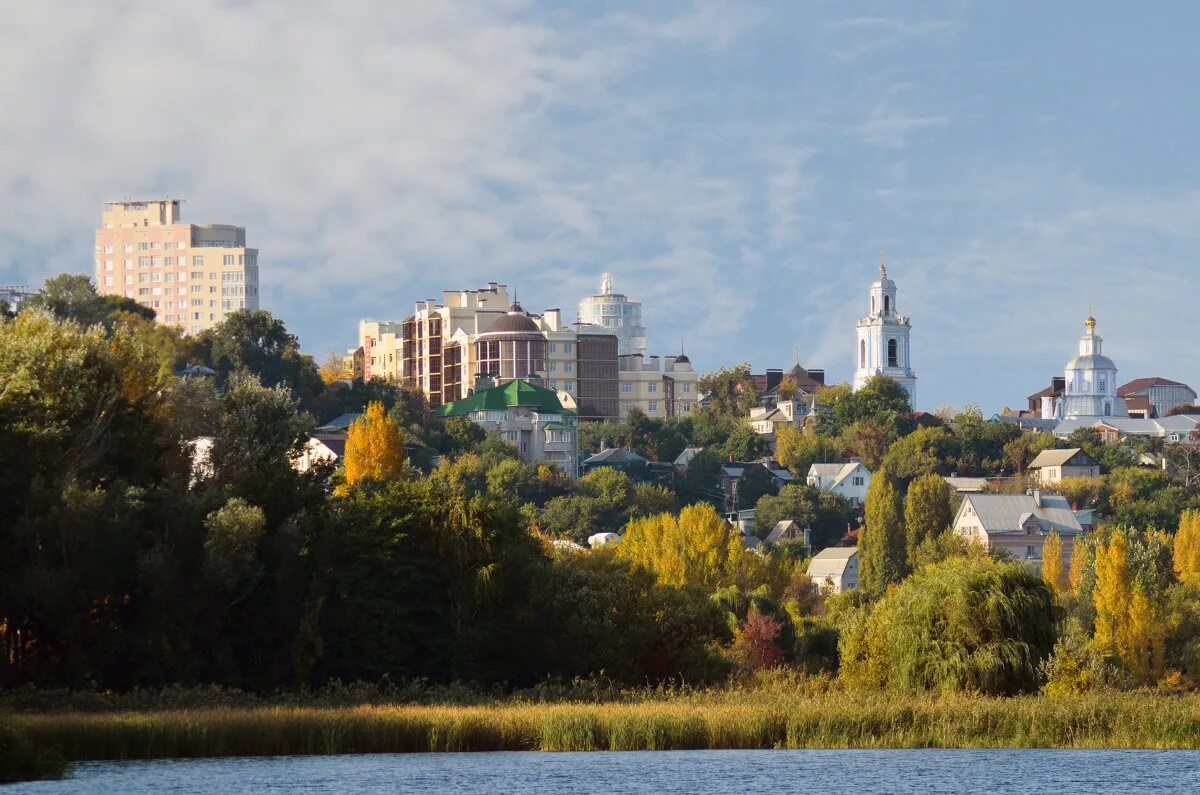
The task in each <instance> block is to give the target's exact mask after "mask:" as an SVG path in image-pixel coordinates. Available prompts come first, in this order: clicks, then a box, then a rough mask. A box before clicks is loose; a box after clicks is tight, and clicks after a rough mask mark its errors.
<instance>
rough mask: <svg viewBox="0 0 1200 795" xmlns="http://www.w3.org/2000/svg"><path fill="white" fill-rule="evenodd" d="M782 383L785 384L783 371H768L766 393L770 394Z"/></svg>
mask: <svg viewBox="0 0 1200 795" xmlns="http://www.w3.org/2000/svg"><path fill="white" fill-rule="evenodd" d="M781 383H783V370H776V369H769V370H767V388H766V389H765V390H764V391H766V392H770V391H771V390H772V389H774V388H775V387H777V386H779V385H780V384H781Z"/></svg>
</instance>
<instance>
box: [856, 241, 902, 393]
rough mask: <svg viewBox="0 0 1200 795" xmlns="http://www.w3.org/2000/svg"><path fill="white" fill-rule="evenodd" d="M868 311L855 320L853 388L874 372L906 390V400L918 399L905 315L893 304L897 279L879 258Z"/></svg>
mask: <svg viewBox="0 0 1200 795" xmlns="http://www.w3.org/2000/svg"><path fill="white" fill-rule="evenodd" d="M870 302H871V314H869V315H867V316H866V317H864V318H863V319H862V320H859V321H858V346H857V349H856V350H855V356H856V358H857V360H858V369H857V370H855V372H854V388H855V389H861V388H862V387H863V386H864V385H865V384H866V383H867V381H868V380H869V379H870V378H871V377H873V376H876V375H886V376H887V377H888V378H890V379H892V380H893V381H895V382H896V383H898V384H900V386H902V387H904V389H905V390H906V391H907V392H908V402H909V404H910V405H913V406H915V405H916V401H917V375H916V373H914V372H913V371H912V360H911V359H910V353H911V349H910V347H909V333H910V332H911V331H912V326H911V325H910V324H909V322H908V318H907V317H905V316H904V315H901V314H900V313H899V312H898V311H897V308H896V283H895V282H894V281H892V280H891V279H889V278H888V275H887V267H886V266H885V265H884V264H883V261H882V260H880V263H879V281H877V282H875V283H874V284H872V285H871V291H870Z"/></svg>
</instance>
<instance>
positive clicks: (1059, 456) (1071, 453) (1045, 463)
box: [1029, 447, 1087, 469]
mask: <svg viewBox="0 0 1200 795" xmlns="http://www.w3.org/2000/svg"><path fill="white" fill-rule="evenodd" d="M1082 452H1083V448H1080V447H1072V448H1069V449H1067V450H1043V451H1042V452H1040V453H1038V454H1037V457H1036V458H1034V459H1033V460H1032V461H1030V462H1029V468H1030V469H1041V468H1042V467H1060V466H1063V465H1064V464H1066V463H1067V462H1068V461H1070V460H1071V459H1072V458H1074V457H1075V456H1076V455H1078V454H1079V453H1082ZM1081 466H1087V465H1084V464H1081Z"/></svg>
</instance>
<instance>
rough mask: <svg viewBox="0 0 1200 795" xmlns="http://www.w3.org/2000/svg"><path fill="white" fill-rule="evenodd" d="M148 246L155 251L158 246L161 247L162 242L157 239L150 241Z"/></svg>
mask: <svg viewBox="0 0 1200 795" xmlns="http://www.w3.org/2000/svg"><path fill="white" fill-rule="evenodd" d="M150 248H152V249H154V250H155V251H158V250H159V249H160V248H162V243H159V242H158V241H157V240H154V241H152V242H151V243H150Z"/></svg>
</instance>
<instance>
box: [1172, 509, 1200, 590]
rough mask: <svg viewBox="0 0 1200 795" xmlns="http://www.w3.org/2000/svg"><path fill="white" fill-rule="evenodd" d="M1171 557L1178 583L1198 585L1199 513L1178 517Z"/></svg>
mask: <svg viewBox="0 0 1200 795" xmlns="http://www.w3.org/2000/svg"><path fill="white" fill-rule="evenodd" d="M1172 557H1173V559H1174V564H1175V573H1176V574H1177V575H1178V576H1179V579H1180V581H1181V582H1183V583H1186V584H1187V585H1200V512H1197V511H1184V512H1183V516H1181V517H1179V532H1177V533H1176V534H1175V543H1174V550H1173V552H1172Z"/></svg>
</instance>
